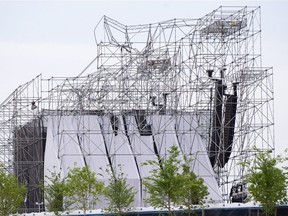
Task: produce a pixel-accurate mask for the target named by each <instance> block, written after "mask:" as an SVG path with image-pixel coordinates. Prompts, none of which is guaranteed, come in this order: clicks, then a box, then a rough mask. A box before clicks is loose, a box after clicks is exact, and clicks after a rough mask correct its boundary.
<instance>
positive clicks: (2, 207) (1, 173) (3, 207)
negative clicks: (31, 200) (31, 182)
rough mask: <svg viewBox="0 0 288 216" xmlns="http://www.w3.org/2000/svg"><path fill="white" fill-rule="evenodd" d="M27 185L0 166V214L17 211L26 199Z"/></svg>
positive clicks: (3, 215) (5, 214) (4, 214)
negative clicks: (20, 182)
mask: <svg viewBox="0 0 288 216" xmlns="http://www.w3.org/2000/svg"><path fill="white" fill-rule="evenodd" d="M25 191H26V187H25V186H24V185H23V184H19V183H18V180H17V177H16V176H14V175H12V174H10V173H7V172H6V171H5V170H4V168H3V167H2V166H0V215H1V216H7V215H9V214H13V213H15V212H16V211H17V210H18V208H19V207H20V205H21V203H22V202H23V201H24V199H25Z"/></svg>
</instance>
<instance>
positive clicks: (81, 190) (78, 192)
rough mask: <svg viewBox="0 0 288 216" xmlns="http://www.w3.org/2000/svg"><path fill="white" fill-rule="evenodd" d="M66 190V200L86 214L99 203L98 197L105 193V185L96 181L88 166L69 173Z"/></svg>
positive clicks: (74, 169) (76, 168)
mask: <svg viewBox="0 0 288 216" xmlns="http://www.w3.org/2000/svg"><path fill="white" fill-rule="evenodd" d="M65 188H66V189H65V193H64V195H65V197H66V200H69V202H71V203H73V207H74V208H76V209H82V210H83V211H84V214H86V211H87V210H88V209H92V208H93V206H94V205H95V204H96V203H97V201H98V196H99V195H100V194H101V193H102V192H103V189H104V183H103V182H100V181H98V180H97V179H96V176H95V173H94V172H93V171H91V170H90V169H89V167H88V166H85V167H83V168H78V167H75V168H73V169H71V170H70V171H69V172H68V175H67V178H66V186H65Z"/></svg>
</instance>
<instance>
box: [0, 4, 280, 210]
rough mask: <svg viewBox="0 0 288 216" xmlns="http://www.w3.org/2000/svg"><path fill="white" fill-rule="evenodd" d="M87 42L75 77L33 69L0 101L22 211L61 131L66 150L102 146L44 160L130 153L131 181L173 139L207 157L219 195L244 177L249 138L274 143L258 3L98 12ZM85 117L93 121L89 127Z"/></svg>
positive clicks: (252, 142)
mask: <svg viewBox="0 0 288 216" xmlns="http://www.w3.org/2000/svg"><path fill="white" fill-rule="evenodd" d="M95 40H96V44H97V56H96V57H95V59H94V60H93V61H92V62H91V63H90V64H89V65H88V66H87V68H85V70H84V71H83V72H81V73H80V74H79V75H78V76H75V77H62V78H51V79H43V78H42V76H41V75H39V76H37V77H36V78H35V79H33V80H32V81H30V82H27V83H26V84H24V85H22V86H20V87H19V88H17V89H16V90H15V91H14V92H13V93H12V94H11V95H10V96H9V97H8V98H7V99H6V100H5V101H4V102H3V103H2V104H1V105H0V125H1V126H0V161H1V162H2V163H3V164H4V167H5V169H7V170H8V171H11V172H14V173H15V174H16V175H17V176H18V178H19V181H20V182H24V183H26V184H27V185H28V193H27V200H26V201H25V205H24V206H23V207H26V208H27V211H33V210H37V209H38V206H36V202H38V203H40V202H42V201H43V197H42V195H41V193H40V190H39V188H38V187H37V185H38V184H39V182H40V181H43V179H44V172H46V170H44V168H45V161H46V160H47V158H45V156H46V155H47V152H48V150H47V148H46V149H45V146H46V145H47V143H52V141H51V140H53V139H54V140H55V139H60V138H61V140H62V141H59V142H58V141H57V142H58V144H59V143H60V142H61V143H62V142H64V141H63V140H65V139H66V140H68V137H69V141H66V143H65V145H66V146H69V145H70V148H71V146H73V145H75V143H76V144H77V143H78V144H79V143H80V144H79V145H80V147H81V143H84V141H83V140H86V141H85V143H88V141H87V140H88V139H89V143H90V144H91V145H94V146H97V149H100V147H99V146H100V145H101V146H102V144H103V143H105V145H104V146H102V147H103V149H102V150H103V151H102V150H101V151H100V150H99V151H100V153H99V152H98V153H94V155H93V152H97V151H98V150H96V148H95V149H94V150H93V151H92V150H91V147H89V151H90V150H91V151H92V152H89V153H87V151H88V150H87V151H86V153H87V154H86V156H85V157H84V159H83V157H81V159H79V155H77V152H76V150H75V152H73V151H72V152H70V153H71V154H70V157H69V158H70V159H65V160H64V159H63V160H62V159H59V155H58V159H59V164H54V165H53V164H50V168H51V167H53V166H59V167H61V166H62V168H63V166H66V168H69V166H68V165H65V163H67V164H70V165H71V164H72V163H73V162H75V161H77V163H78V164H81V163H82V162H83V164H84V165H87V164H89V161H90V160H91V161H92V160H95V158H94V159H93V157H96V160H97V158H98V159H99V157H102V159H103V160H102V161H106V162H107V164H110V165H113V166H115V165H116V164H119V163H121V162H125V160H126V159H125V160H124V159H123V158H122V159H121V157H117V154H119V155H124V156H125V155H132V156H133V157H131V158H130V159H131V160H135V161H134V162H133V163H135V164H136V165H135V167H132V165H131V166H130V167H127V168H126V169H127V170H125V168H124V172H126V171H127V173H130V171H128V169H130V170H135V172H137V174H135V173H134V174H135V175H134V174H129V175H131V176H132V177H131V179H134V178H136V177H137V178H140V179H141V178H142V177H143V176H145V175H148V174H147V172H148V171H147V172H146V173H145V172H144V171H143V170H142V171H141V168H139V164H140V163H141V162H143V161H145V160H146V159H153V158H155V155H156V156H165V155H166V154H167V151H166V150H167V149H168V147H169V146H171V145H173V144H176V145H178V147H179V148H180V149H181V152H182V153H183V154H187V155H190V156H191V155H192V156H193V154H194V153H195V152H197V154H200V155H202V156H203V157H202V156H200V157H202V158H204V159H205V158H208V159H209V166H211V169H210V171H209V172H208V171H207V172H206V174H203V176H205V175H207V173H210V177H211V178H214V179H215V181H216V182H217V185H218V186H219V188H220V191H221V192H220V193H221V199H222V201H225V200H228V199H229V193H230V188H231V186H232V185H235V184H237V183H241V182H242V181H243V176H244V174H245V171H246V170H245V167H243V166H241V164H240V162H241V161H245V160H248V159H251V158H253V157H254V156H255V152H254V151H253V146H257V147H258V148H260V149H263V150H267V149H272V150H274V131H273V130H274V113H273V112H274V111H273V71H272V68H266V67H263V66H262V59H261V13H260V8H259V7H219V8H218V9H216V10H214V11H212V12H211V13H209V14H207V15H205V16H204V17H202V18H199V19H172V20H167V21H164V22H159V23H151V24H145V25H123V24H121V23H119V22H117V21H116V20H113V19H111V18H109V17H107V16H104V17H103V18H102V20H101V21H100V22H99V24H98V25H97V27H96V28H95ZM91 116H96V117H95V119H96V120H97V122H99V125H100V126H99V125H98V123H97V125H94V126H93V127H92V126H91V125H92V123H90V121H92V120H88V119H90V117H91ZM134 117H135V118H134ZM91 118H92V117H91ZM93 118H94V117H93ZM59 119H60V120H59ZM85 119H86V120H85ZM95 119H94V120H93V121H96V120H95ZM64 120H65V121H67V122H68V121H69V122H70V123H69V124H68V123H63V124H62V123H61V122H64ZM73 122H77V127H76V126H75V127H72V126H71V125H72V124H74V123H73ZM105 122H106V123H105ZM127 122H128V123H127ZM181 122H182V123H181ZM183 122H184V123H183ZM60 124H61V125H60ZM75 124H76V123H75ZM185 124H187V125H188V126H187V127H186V126H185V128H184V126H183V125H185ZM63 125H66V126H65V127H64V126H63ZM69 125H70V126H69ZM133 125H134V126H133ZM51 127H53V128H54V129H53V128H52V129H51ZM181 127H182V128H181ZM49 128H50V129H51V130H50V129H49ZM55 128H56V129H57V128H58V129H57V130H56V129H55ZM59 128H62V129H59ZM67 128H68V129H67ZM131 128H134V129H131ZM110 130H111V131H112V132H111V133H110V132H109V131H110ZM131 131H134V132H133V133H132V132H131ZM135 131H136V132H135ZM189 131H190V132H189ZM191 131H192V132H191ZM99 134H101V136H100V135H99ZM185 134H186V135H185ZM187 134H189V136H188V135H187ZM102 135H103V136H102ZM49 137H50V138H49ZM121 137H122V138H121ZM185 137H186V138H185ZM188 137H190V138H189V140H188ZM112 138H113V140H114V141H113V142H114V143H117V148H116V147H113V146H112V141H111V140H112ZM184 138H185V141H183V140H184ZM48 139H49V141H48ZM73 140H74V142H73ZM95 140H97V141H95ZM99 140H100V141H99ZM108 140H110V141H111V143H110V144H109V143H108V142H110V141H108ZM115 140H117V141H115ZM170 140H172V141H170ZM195 140H197V141H195ZM53 142H54V141H53ZM55 142H56V141H55ZM121 142H122V144H123V145H121ZM149 143H150V144H151V146H149V145H148V144H149ZM199 143H203V145H204V150H203V149H202V150H201V149H200V147H199V145H200V144H199ZM62 144H63V143H62ZM62 144H61V145H62ZM78 144H77V145H78ZM59 145H60V144H59ZM63 145H64V144H63ZM141 145H142V147H139V146H141ZM121 146H125V147H121ZM143 146H146V147H145V148H146V150H145V151H144V150H143V149H144V147H143ZM193 146H194V147H193ZM56 147H57V146H56ZM58 147H59V146H58ZM82 147H83V146H82ZM82 147H81V149H80V150H81V151H82V153H83V151H84V150H85V149H84V150H83V149H82ZM108 147H109V148H108ZM83 148H84V147H83ZM141 148H142V149H141ZM195 148H198V150H197V151H196V150H195ZM63 149H65V148H64V147H63V148H62V147H61V148H60V147H59V152H61V151H62V150H63ZM112 149H113V150H112ZM191 149H193V150H191ZM199 149H200V150H199ZM63 151H64V150H63ZM101 152H102V154H101ZM128 152H129V153H128ZM143 152H145V153H143ZM199 152H200V153H199ZM66 153H67V152H66ZM66 153H63V154H62V156H63V158H66V156H67V155H66ZM51 154H52V153H51ZM75 155H76V156H75ZM83 155H85V154H84V153H83ZM124 156H123V157H124ZM76 157H77V158H78V159H77V158H76ZM200 157H199V158H200ZM192 158H193V159H194V160H198V158H197V157H196V156H195V155H194V156H193V157H192ZM58 159H57V157H56V156H55V160H58ZM130 159H127V160H130ZM204 159H203V160H204ZM48 160H50V158H49V159H48ZM199 160H200V159H199ZM203 160H202V159H201V161H200V162H201V163H202V162H203ZM52 161H53V160H52ZM126 162H127V161H126ZM126 162H125V163H126ZM200 162H199V163H200ZM47 163H49V162H47ZM50 163H51V162H50ZM57 163H58V162H57ZM99 163H100V162H99ZM129 163H130V162H129ZM131 163H132V162H131ZM63 164H64V165H63ZM92 164H94V163H92V162H91V166H92ZM89 165H90V164H89ZM99 166H100V165H99ZM197 166H198V169H199V167H200V165H199V164H198V165H197ZM98 168H99V167H98ZM95 169H96V168H95ZM43 170H44V171H43ZM62 172H64V175H65V172H66V171H63V170H62ZM197 172H198V174H199V173H201V172H202V171H201V170H200V171H199V170H198V171H197ZM197 172H196V173H197ZM199 175H200V174H199ZM133 176H134V177H133ZM135 176H136V177H135ZM139 176H140V177H139ZM203 176H202V177H203ZM206 177H207V176H206ZM207 178H208V177H207ZM128 179H129V176H128ZM207 181H210V180H207ZM131 184H136V183H135V182H134V183H131ZM137 187H138V186H137ZM140 187H141V186H140ZM139 190H141V189H139ZM139 196H140V197H143V196H144V195H143V196H142V195H141V194H140V195H139ZM140 199H142V198H140Z"/></svg>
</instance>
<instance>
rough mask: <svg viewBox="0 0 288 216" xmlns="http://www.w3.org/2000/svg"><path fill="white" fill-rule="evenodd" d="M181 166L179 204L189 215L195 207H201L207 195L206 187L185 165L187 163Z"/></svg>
mask: <svg viewBox="0 0 288 216" xmlns="http://www.w3.org/2000/svg"><path fill="white" fill-rule="evenodd" d="M185 161H186V163H185V164H183V165H182V169H183V172H182V182H183V183H182V189H181V191H180V192H181V193H180V198H179V202H180V203H182V204H183V205H184V206H186V207H187V209H188V212H189V215H190V212H192V210H193V208H194V206H195V205H201V204H202V201H203V199H204V198H205V196H207V195H208V194H209V192H208V187H207V186H206V185H205V184H204V180H203V179H202V178H200V177H197V175H196V174H195V173H194V172H193V171H191V169H190V167H189V166H188V165H187V163H188V161H187V160H185Z"/></svg>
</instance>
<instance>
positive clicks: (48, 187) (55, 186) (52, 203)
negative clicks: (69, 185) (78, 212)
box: [41, 172, 66, 215]
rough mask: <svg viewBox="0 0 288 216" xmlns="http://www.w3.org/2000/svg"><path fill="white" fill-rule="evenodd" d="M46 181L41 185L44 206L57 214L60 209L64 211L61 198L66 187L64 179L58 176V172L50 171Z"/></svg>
mask: <svg viewBox="0 0 288 216" xmlns="http://www.w3.org/2000/svg"><path fill="white" fill-rule="evenodd" d="M47 178H48V181H46V182H45V184H43V185H41V187H42V189H43V191H44V197H45V206H46V208H47V210H48V211H50V212H54V213H55V215H59V212H60V211H64V210H65V209H64V205H63V198H64V193H65V189H66V185H65V179H62V178H61V177H60V173H55V172H52V173H51V177H48V176H47Z"/></svg>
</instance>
